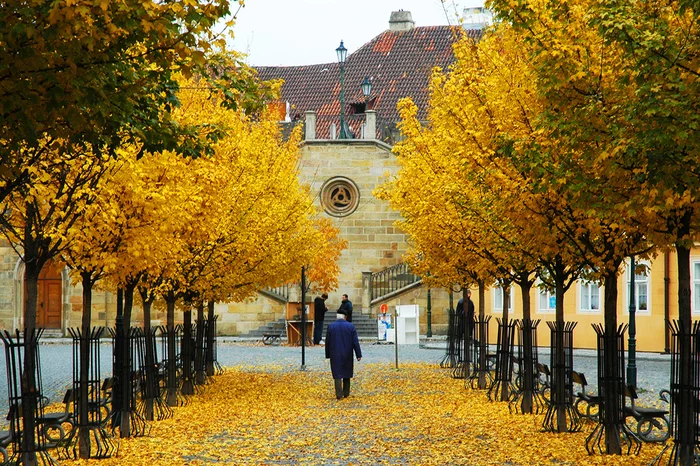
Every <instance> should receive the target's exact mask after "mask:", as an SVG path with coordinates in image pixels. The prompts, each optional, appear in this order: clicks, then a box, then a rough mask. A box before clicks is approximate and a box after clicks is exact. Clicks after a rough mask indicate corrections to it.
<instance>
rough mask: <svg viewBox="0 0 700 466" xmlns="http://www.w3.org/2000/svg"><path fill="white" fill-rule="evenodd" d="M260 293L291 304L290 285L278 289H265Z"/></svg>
mask: <svg viewBox="0 0 700 466" xmlns="http://www.w3.org/2000/svg"><path fill="white" fill-rule="evenodd" d="M260 293H262V294H264V295H267V296H270V297H272V298H275V299H277V300H279V301H282V302H285V303H286V302H289V285H282V286H278V287H276V288H269V287H268V288H265V289H264V290H260Z"/></svg>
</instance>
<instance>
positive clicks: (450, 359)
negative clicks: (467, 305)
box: [440, 308, 457, 369]
mask: <svg viewBox="0 0 700 466" xmlns="http://www.w3.org/2000/svg"><path fill="white" fill-rule="evenodd" d="M447 316H448V323H447V350H446V352H445V356H444V357H443V358H442V360H441V361H440V367H442V368H443V369H447V368H455V367H457V342H456V336H455V333H456V330H457V329H456V325H457V318H456V317H457V314H456V313H455V311H454V309H451V308H450V309H448V310H447Z"/></svg>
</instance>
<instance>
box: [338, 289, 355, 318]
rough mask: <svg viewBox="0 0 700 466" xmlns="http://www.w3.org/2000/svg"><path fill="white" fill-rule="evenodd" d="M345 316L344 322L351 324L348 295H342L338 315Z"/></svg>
mask: <svg viewBox="0 0 700 466" xmlns="http://www.w3.org/2000/svg"><path fill="white" fill-rule="evenodd" d="M341 313H342V314H345V320H346V321H348V322H352V301H350V300H349V299H348V295H346V294H344V295H343V301H342V302H341V303H340V308H339V309H338V314H341Z"/></svg>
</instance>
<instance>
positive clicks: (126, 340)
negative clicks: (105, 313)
mask: <svg viewBox="0 0 700 466" xmlns="http://www.w3.org/2000/svg"><path fill="white" fill-rule="evenodd" d="M135 288H136V282H135V281H132V282H131V283H128V284H127V285H126V288H125V289H124V319H123V320H122V338H123V340H122V346H121V351H122V367H121V372H120V379H121V386H120V388H121V393H122V410H121V415H120V423H119V435H120V437H122V438H126V437H131V412H132V410H133V403H132V399H133V397H134V393H133V389H132V383H133V375H132V371H131V364H132V361H131V337H130V335H131V311H132V309H133V307H134V290H135Z"/></svg>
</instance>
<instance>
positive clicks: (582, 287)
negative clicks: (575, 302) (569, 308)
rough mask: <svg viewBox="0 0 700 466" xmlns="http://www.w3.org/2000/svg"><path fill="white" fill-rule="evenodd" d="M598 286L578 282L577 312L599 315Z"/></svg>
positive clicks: (586, 282) (585, 281)
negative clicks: (578, 301) (578, 299)
mask: <svg viewBox="0 0 700 466" xmlns="http://www.w3.org/2000/svg"><path fill="white" fill-rule="evenodd" d="M600 295H601V293H600V286H598V284H597V283H593V282H589V281H587V280H581V281H580V282H579V297H580V303H579V310H580V311H581V312H585V313H590V314H600Z"/></svg>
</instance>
